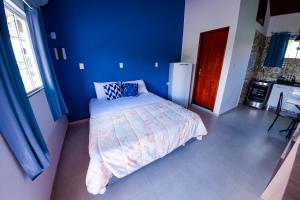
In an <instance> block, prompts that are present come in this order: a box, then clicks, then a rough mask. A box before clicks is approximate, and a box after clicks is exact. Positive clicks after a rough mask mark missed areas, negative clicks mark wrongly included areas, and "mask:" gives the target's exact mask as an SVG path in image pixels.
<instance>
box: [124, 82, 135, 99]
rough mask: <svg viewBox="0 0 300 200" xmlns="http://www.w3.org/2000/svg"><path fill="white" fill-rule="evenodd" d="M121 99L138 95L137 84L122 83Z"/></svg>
mask: <svg viewBox="0 0 300 200" xmlns="http://www.w3.org/2000/svg"><path fill="white" fill-rule="evenodd" d="M122 87H123V91H122V95H123V97H130V96H137V95H138V84H137V83H123V84H122Z"/></svg>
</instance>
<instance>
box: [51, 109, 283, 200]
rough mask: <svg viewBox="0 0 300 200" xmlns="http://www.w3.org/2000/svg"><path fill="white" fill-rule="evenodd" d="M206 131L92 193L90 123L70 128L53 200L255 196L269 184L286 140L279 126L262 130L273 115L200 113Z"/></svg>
mask: <svg viewBox="0 0 300 200" xmlns="http://www.w3.org/2000/svg"><path fill="white" fill-rule="evenodd" d="M198 113H199V114H200V116H201V117H202V119H203V121H204V124H205V125H206V127H207V129H208V133H209V134H208V135H207V136H206V137H205V138H203V141H196V140H194V141H192V142H190V144H188V145H186V146H185V147H181V148H179V149H178V150H176V151H175V152H173V153H172V154H170V155H168V156H166V157H164V158H162V159H160V160H158V161H156V162H154V163H152V164H150V165H148V166H146V167H144V168H142V169H141V170H139V171H137V172H135V173H133V174H132V175H129V176H128V177H125V178H123V179H121V180H119V181H118V182H117V183H115V184H113V185H111V186H110V187H108V189H107V191H106V193H105V194H104V195H96V196H93V195H90V194H88V193H87V191H86V187H85V175H86V171H87V167H88V162H89V156H88V130H89V127H88V123H83V124H79V125H72V126H70V127H69V130H68V133H67V136H66V139H65V143H64V148H63V152H62V156H61V161H60V163H59V167H58V171H57V176H56V181H55V183H54V188H53V194H52V199H55V200H58V199H59V200H79V199H80V200H85V199H93V200H102V199H106V200H124V199H127V200H169V199H170V200H177V199H188V200H193V199H197V200H198V199H204V200H213V199H216V200H220V199H222V200H225V199H229V200H235V199H236V200H255V199H259V196H260V194H261V193H262V191H263V190H264V188H265V186H266V185H267V183H268V181H269V179H270V177H271V175H272V172H273V169H274V168H275V166H276V163H277V161H278V159H279V157H280V155H281V153H282V151H283V149H284V146H285V144H286V140H285V138H284V136H283V135H280V134H279V133H278V129H283V128H286V126H287V125H288V121H285V120H279V123H278V124H275V126H274V129H273V130H272V131H271V135H269V134H267V132H266V129H267V127H268V125H269V124H270V123H271V121H272V119H273V117H274V114H273V113H270V112H266V111H259V110H255V109H251V108H248V107H245V106H240V107H239V108H237V109H235V110H233V111H231V112H228V113H226V114H224V115H222V116H220V117H215V116H214V115H212V114H210V113H207V112H203V111H198Z"/></svg>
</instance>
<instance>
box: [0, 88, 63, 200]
mask: <svg viewBox="0 0 300 200" xmlns="http://www.w3.org/2000/svg"><path fill="white" fill-rule="evenodd" d="M30 103H31V105H32V108H33V110H34V113H35V115H36V118H37V121H38V124H39V126H40V128H41V131H42V133H43V137H44V139H45V141H46V143H47V146H48V148H49V151H50V167H49V168H47V169H46V171H45V172H44V173H42V174H41V175H40V176H39V177H38V178H37V179H36V180H35V181H33V182H32V181H30V180H29V179H28V178H27V177H26V176H25V174H24V173H23V171H22V169H21V168H20V167H19V164H18V163H17V161H16V160H15V158H14V156H13V154H12V153H11V151H10V150H9V148H8V146H7V144H6V143H5V141H4V139H3V138H2V137H1V136H0V159H1V161H0V199H3V200H6V199H7V200H8V199H9V200H20V199H22V200H47V199H49V198H50V194H51V190H52V184H53V181H54V176H55V172H56V167H57V164H58V160H59V156H60V152H61V148H62V144H63V141H64V137H65V133H66V130H67V126H68V121H67V119H66V118H65V117H64V118H62V119H60V120H58V121H56V122H54V121H53V119H52V115H51V112H50V108H49V105H48V103H47V99H46V96H45V92H44V91H43V90H42V91H40V92H38V93H36V94H35V95H33V96H31V97H30Z"/></svg>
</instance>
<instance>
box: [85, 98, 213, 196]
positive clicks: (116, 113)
mask: <svg viewBox="0 0 300 200" xmlns="http://www.w3.org/2000/svg"><path fill="white" fill-rule="evenodd" d="M90 116H91V117H90V133H89V134H90V135H89V155H90V163H89V167H88V171H87V176H86V185H87V190H88V192H89V193H91V194H103V193H104V192H105V190H106V186H107V184H108V183H109V181H110V179H111V178H112V177H113V176H115V177H117V178H122V177H124V176H126V175H129V174H131V173H132V172H134V171H136V170H138V169H140V168H142V167H143V166H145V165H147V164H149V163H151V162H153V161H155V160H157V159H159V158H162V157H163V156H165V155H167V154H168V153H170V152H172V151H173V150H174V149H176V148H177V147H179V146H181V145H184V144H185V143H186V142H187V141H188V140H190V139H191V138H197V139H198V140H201V139H202V136H204V135H206V134H207V131H206V128H205V126H204V124H203V122H202V120H201V118H200V117H199V115H197V114H195V113H193V112H192V111H189V110H187V109H185V108H183V107H181V106H179V105H177V104H175V103H173V102H171V101H168V100H165V99H163V98H161V97H159V96H157V95H155V94H153V93H144V94H140V95H138V96H137V97H124V98H119V99H115V100H113V101H103V100H97V99H91V101H90Z"/></svg>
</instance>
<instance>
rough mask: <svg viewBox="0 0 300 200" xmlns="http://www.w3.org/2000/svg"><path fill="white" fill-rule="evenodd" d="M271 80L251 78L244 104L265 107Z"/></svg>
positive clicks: (271, 83)
mask: <svg viewBox="0 0 300 200" xmlns="http://www.w3.org/2000/svg"><path fill="white" fill-rule="evenodd" d="M272 85H273V82H268V81H259V80H253V81H252V82H251V84H250V87H249V91H248V94H247V98H246V105H248V106H251V107H254V108H257V109H263V108H265V106H266V104H267V101H268V98H269V96H270V92H271V89H272Z"/></svg>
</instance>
